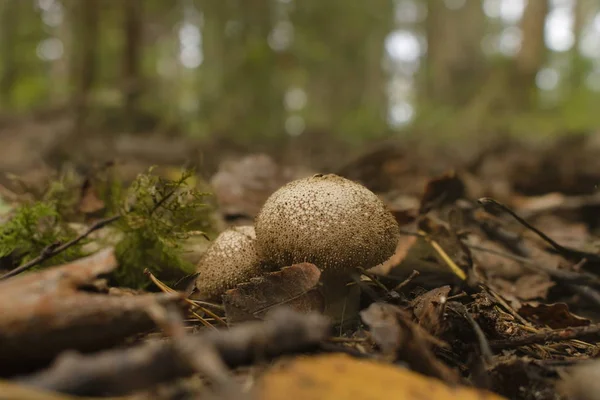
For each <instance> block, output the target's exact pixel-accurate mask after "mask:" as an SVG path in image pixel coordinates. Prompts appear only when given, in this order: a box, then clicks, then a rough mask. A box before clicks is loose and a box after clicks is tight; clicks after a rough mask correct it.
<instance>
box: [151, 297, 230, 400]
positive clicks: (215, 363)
mask: <svg viewBox="0 0 600 400" xmlns="http://www.w3.org/2000/svg"><path fill="white" fill-rule="evenodd" d="M147 311H148V314H149V315H150V317H151V318H152V319H153V320H154V322H155V323H156V324H157V325H158V326H159V327H160V328H161V329H162V331H163V332H164V333H165V334H166V335H167V336H168V337H170V338H171V342H170V343H171V345H172V346H173V350H174V351H175V352H176V353H177V355H178V356H179V359H181V360H182V361H184V362H185V363H186V364H187V365H188V366H189V367H190V368H191V369H192V370H193V371H194V372H196V373H200V374H202V375H204V376H207V377H208V378H209V379H210V380H211V381H212V382H214V383H215V384H216V385H217V388H218V389H219V390H232V391H233V392H235V394H237V395H239V394H241V390H240V388H239V387H238V385H237V383H235V382H233V380H232V378H231V376H230V374H229V372H228V371H227V367H226V366H225V364H224V363H223V360H222V359H221V358H220V357H219V354H218V353H217V352H216V349H215V348H214V347H213V346H210V345H207V344H205V345H204V346H198V343H197V342H191V341H189V340H187V337H188V335H187V333H186V328H185V325H184V322H183V319H182V317H181V314H180V313H179V310H178V309H176V308H173V307H165V306H162V305H159V304H152V305H150V306H149V307H148V310H147ZM192 343H193V344H194V346H190V345H191V344H192ZM233 392H231V393H232V394H233Z"/></svg>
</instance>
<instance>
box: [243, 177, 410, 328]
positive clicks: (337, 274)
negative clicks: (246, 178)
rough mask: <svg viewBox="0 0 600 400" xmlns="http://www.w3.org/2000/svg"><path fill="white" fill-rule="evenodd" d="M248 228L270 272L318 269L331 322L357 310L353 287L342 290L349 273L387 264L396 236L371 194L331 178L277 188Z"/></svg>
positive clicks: (386, 213)
mask: <svg viewBox="0 0 600 400" xmlns="http://www.w3.org/2000/svg"><path fill="white" fill-rule="evenodd" d="M254 226H255V229H256V248H257V251H258V254H259V257H260V258H261V259H262V260H263V261H264V262H266V263H268V264H269V265H271V266H273V267H283V266H286V265H292V264H296V263H301V262H309V263H312V264H314V265H316V266H317V267H319V268H320V269H321V270H322V283H323V286H322V292H323V294H324V296H325V302H326V308H327V309H326V313H327V314H328V315H330V316H331V317H333V318H334V319H335V320H336V321H338V320H339V319H343V318H344V315H346V316H347V315H348V314H353V313H354V312H357V311H358V300H359V296H358V295H356V294H357V289H358V288H357V287H356V286H354V287H349V286H347V283H348V281H350V276H351V273H352V272H353V271H355V270H356V269H357V268H359V267H362V268H365V269H368V268H371V267H374V266H376V265H378V264H381V263H383V262H384V261H386V260H387V259H389V258H390V257H391V256H392V255H393V254H394V252H395V250H396V245H397V244H398V240H399V235H400V234H399V227H398V224H397V222H396V220H395V218H394V216H393V215H392V214H391V213H390V212H389V210H388V209H387V208H386V206H385V204H384V203H383V201H381V199H380V198H379V197H377V195H375V194H374V193H373V192H371V191H370V190H369V189H367V188H366V187H364V186H362V185H360V184H358V183H356V182H353V181H351V180H348V179H346V178H343V177H341V176H338V175H334V174H328V175H322V174H317V175H314V176H312V177H309V178H304V179H299V180H295V181H292V182H290V183H288V184H287V185H285V186H283V187H281V188H280V189H278V190H277V191H276V192H274V193H273V194H272V195H271V196H270V197H269V198H268V199H267V201H266V202H265V204H264V205H263V207H262V209H261V210H260V212H259V214H258V216H257V217H256V221H255V225H254ZM349 301H350V302H352V303H353V304H352V305H350V304H349Z"/></svg>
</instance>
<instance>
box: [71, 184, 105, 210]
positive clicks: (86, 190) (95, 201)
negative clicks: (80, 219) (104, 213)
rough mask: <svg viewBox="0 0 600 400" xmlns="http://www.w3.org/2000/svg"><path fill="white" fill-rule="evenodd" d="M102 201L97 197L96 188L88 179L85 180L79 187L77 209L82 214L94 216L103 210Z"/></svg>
mask: <svg viewBox="0 0 600 400" xmlns="http://www.w3.org/2000/svg"><path fill="white" fill-rule="evenodd" d="M104 207H105V204H104V201H102V200H101V199H100V197H99V196H98V192H97V190H96V188H95V187H94V186H93V184H92V182H91V180H90V179H86V180H85V181H84V182H83V184H82V185H81V193H80V197H79V204H78V205H77V209H78V210H79V211H80V212H82V213H84V214H94V213H97V212H98V211H101V210H103V209H104Z"/></svg>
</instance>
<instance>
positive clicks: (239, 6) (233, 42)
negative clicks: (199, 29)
mask: <svg viewBox="0 0 600 400" xmlns="http://www.w3.org/2000/svg"><path fill="white" fill-rule="evenodd" d="M272 4H273V2H272V1H271V0H251V1H250V0H246V1H242V0H237V1H213V0H200V1H199V6H200V7H199V8H200V9H201V10H202V12H203V14H204V21H205V24H206V25H205V26H204V29H203V33H204V35H203V50H204V55H205V57H204V62H203V65H202V68H201V69H200V71H201V72H202V77H201V83H200V84H201V94H200V96H199V97H200V99H201V109H202V110H203V112H204V113H205V114H204V116H205V117H206V120H207V121H208V130H209V131H210V132H211V133H215V132H218V133H220V134H221V138H222V139H224V140H229V139H232V138H234V139H236V140H242V141H245V142H248V141H253V139H256V138H259V137H266V136H274V135H279V134H280V132H281V131H282V129H283V91H282V85H281V81H280V77H281V71H280V69H279V68H278V63H277V59H278V56H277V54H276V53H275V51H274V50H273V49H272V48H271V47H270V45H269V35H270V34H271V31H272V29H273V21H272V14H273V13H272V9H271V6H272Z"/></svg>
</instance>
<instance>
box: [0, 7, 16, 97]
mask: <svg viewBox="0 0 600 400" xmlns="http://www.w3.org/2000/svg"><path fill="white" fill-rule="evenodd" d="M18 21H19V0H2V1H0V24H1V25H0V55H1V59H2V61H1V62H2V75H1V76H0V103H1V104H2V106H4V107H9V106H10V105H11V103H12V102H11V100H12V89H13V84H14V82H15V80H16V79H17V73H18V68H17V60H16V44H17V43H18V32H17V27H18Z"/></svg>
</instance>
